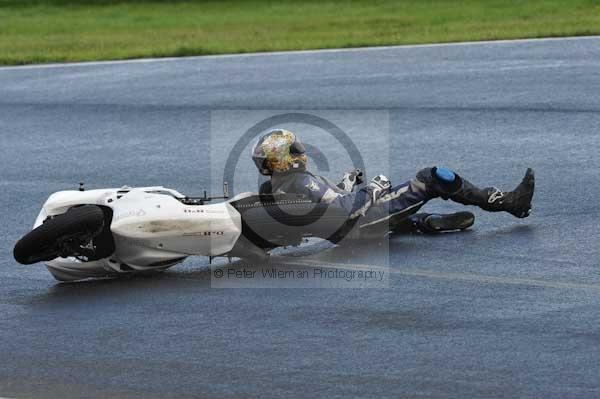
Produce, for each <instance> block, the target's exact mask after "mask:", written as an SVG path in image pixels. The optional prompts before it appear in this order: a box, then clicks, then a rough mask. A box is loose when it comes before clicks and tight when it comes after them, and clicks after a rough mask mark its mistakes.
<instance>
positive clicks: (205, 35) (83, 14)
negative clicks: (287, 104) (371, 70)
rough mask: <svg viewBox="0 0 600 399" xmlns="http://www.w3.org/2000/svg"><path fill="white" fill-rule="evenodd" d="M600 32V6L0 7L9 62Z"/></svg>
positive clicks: (9, 1)
mask: <svg viewBox="0 0 600 399" xmlns="http://www.w3.org/2000/svg"><path fill="white" fill-rule="evenodd" d="M595 34H600V0H569V1H567V0H544V1H533V0H532V1H525V0H461V1H455V0H405V1H401V0H400V1H399V0H372V1H368V0H365V1H352V0H318V1H314V0H311V1H300V0H278V1H275V0H273V1H260V0H222V1H149V0H123V1H117V0H113V1H109V0H105V1H94V0H87V1H84V0H79V1H76V0H72V1H68V0H62V1H61V0H39V1H33V0H0V64H4V65H11V64H29V63H44V62H66V61H91V60H114V59H127V58H141V57H166V56H184V55H204V54H224V53H243V52H256V51H276V50H299V49H320V48H340V47H361V46H379V45H392V44H408V43H433V42H458V41H467V40H494V39H515V38H530V37H548V36H577V35H595Z"/></svg>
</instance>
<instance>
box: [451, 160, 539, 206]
mask: <svg viewBox="0 0 600 399" xmlns="http://www.w3.org/2000/svg"><path fill="white" fill-rule="evenodd" d="M461 180H462V186H461V188H460V189H459V190H458V191H456V192H454V193H452V194H451V195H450V196H449V198H450V199H451V200H452V201H455V202H459V203H461V204H465V205H476V206H478V207H480V208H481V209H483V210H486V211H489V212H503V211H504V212H508V213H510V214H511V215H513V216H515V217H518V218H526V217H527V216H529V214H530V212H531V200H532V198H533V192H534V189H535V176H534V173H533V170H532V169H531V168H529V169H527V172H525V176H524V177H523V180H522V181H521V183H520V184H519V185H518V186H517V188H515V189H514V190H513V191H509V192H507V193H505V192H502V191H500V190H499V189H498V188H496V187H486V188H483V189H480V188H477V187H476V186H475V185H473V184H472V183H470V182H468V181H467V180H465V179H461Z"/></svg>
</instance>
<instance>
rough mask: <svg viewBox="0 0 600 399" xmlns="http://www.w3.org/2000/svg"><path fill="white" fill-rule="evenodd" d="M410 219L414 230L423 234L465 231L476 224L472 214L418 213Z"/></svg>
mask: <svg viewBox="0 0 600 399" xmlns="http://www.w3.org/2000/svg"><path fill="white" fill-rule="evenodd" d="M408 219H409V220H410V221H411V223H412V226H413V228H414V229H415V230H416V231H419V232H421V233H423V234H435V233H442V232H445V231H456V230H465V229H468V228H469V227H471V226H473V223H475V215H473V214H472V213H471V212H456V213H449V214H439V213H434V214H430V213H416V214H414V215H411V216H410V217H409V218H408Z"/></svg>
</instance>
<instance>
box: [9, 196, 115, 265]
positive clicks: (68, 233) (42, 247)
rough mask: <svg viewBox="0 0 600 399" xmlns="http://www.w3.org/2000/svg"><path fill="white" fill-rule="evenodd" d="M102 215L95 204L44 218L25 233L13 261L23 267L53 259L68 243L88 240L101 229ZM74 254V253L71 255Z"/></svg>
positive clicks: (14, 253) (103, 217) (18, 243)
mask: <svg viewBox="0 0 600 399" xmlns="http://www.w3.org/2000/svg"><path fill="white" fill-rule="evenodd" d="M104 221H105V216H104V212H103V211H102V208H100V207H99V206H96V205H83V206H78V207H75V208H71V209H69V210H68V211H67V212H66V213H63V214H61V215H58V216H55V217H53V218H50V219H47V220H46V221H45V222H44V223H42V224H41V225H40V226H38V227H37V228H35V229H33V230H32V231H30V232H29V233H27V234H25V235H24V236H23V237H22V238H21V239H20V240H19V241H18V242H17V244H16V245H15V248H14V250H13V255H14V258H15V260H16V261H17V262H19V263H21V264H23V265H31V264H33V263H37V262H44V261H49V260H52V259H55V258H57V257H59V256H61V255H64V254H63V253H62V252H64V250H65V246H66V244H67V243H72V242H77V240H84V239H86V238H91V237H93V236H94V235H96V234H98V233H100V232H101V231H102V228H103V227H104ZM72 255H75V254H72Z"/></svg>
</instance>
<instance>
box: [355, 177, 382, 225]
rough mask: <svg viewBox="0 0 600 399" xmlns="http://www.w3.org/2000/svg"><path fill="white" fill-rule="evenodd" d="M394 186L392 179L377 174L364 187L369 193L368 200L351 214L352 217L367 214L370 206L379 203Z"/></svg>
mask: <svg viewBox="0 0 600 399" xmlns="http://www.w3.org/2000/svg"><path fill="white" fill-rule="evenodd" d="M391 187H392V184H391V182H390V180H389V179H388V178H387V177H385V176H384V175H379V176H375V177H374V178H373V179H371V181H370V182H369V184H368V185H367V186H366V187H364V188H363V190H364V191H365V192H366V193H367V196H368V197H367V201H366V202H365V203H364V204H363V205H362V206H361V207H360V208H358V209H356V210H355V211H354V212H353V213H352V214H351V215H350V219H354V218H357V217H359V216H365V214H366V213H367V211H368V210H369V208H371V207H372V206H373V205H375V204H376V203H377V200H379V199H380V198H381V197H382V196H384V195H385V194H387V193H388V192H389V190H390V188H391Z"/></svg>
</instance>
